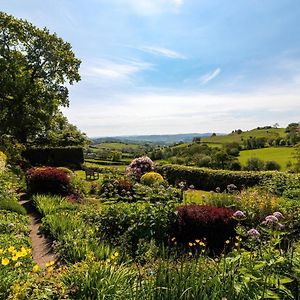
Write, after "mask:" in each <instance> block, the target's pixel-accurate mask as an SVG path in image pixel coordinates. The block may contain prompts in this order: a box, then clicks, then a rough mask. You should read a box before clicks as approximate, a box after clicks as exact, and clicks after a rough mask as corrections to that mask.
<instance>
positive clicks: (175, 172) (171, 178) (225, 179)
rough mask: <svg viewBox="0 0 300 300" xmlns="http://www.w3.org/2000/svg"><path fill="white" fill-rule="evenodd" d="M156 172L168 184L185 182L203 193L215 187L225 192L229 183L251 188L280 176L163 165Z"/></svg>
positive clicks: (239, 187)
mask: <svg viewBox="0 0 300 300" xmlns="http://www.w3.org/2000/svg"><path fill="white" fill-rule="evenodd" d="M157 170H158V172H159V173H160V174H162V175H163V176H164V178H166V179H167V180H168V182H169V183H170V184H177V183H179V182H181V181H185V182H186V183H187V185H188V186H190V185H193V186H194V187H195V188H198V189H201V190H205V191H211V190H215V189H216V188H217V187H220V188H221V190H225V189H226V187H227V186H228V185H229V184H231V183H233V184H235V185H236V186H237V187H238V189H241V188H242V187H243V186H246V187H251V186H254V185H257V184H260V183H261V182H262V180H263V179H267V178H272V177H273V176H275V174H276V176H277V174H280V173H278V172H276V173H272V172H247V171H227V170H226V171H224V170H212V169H204V168H197V167H187V166H180V165H163V166H159V167H157Z"/></svg>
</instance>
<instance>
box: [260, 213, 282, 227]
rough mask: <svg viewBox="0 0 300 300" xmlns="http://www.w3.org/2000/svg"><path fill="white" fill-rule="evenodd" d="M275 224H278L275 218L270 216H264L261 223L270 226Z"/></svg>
mask: <svg viewBox="0 0 300 300" xmlns="http://www.w3.org/2000/svg"><path fill="white" fill-rule="evenodd" d="M277 222H278V219H277V218H276V217H275V216H273V215H270V216H266V218H265V220H264V221H263V222H262V224H264V225H272V224H274V223H277Z"/></svg>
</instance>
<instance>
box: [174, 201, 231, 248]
mask: <svg viewBox="0 0 300 300" xmlns="http://www.w3.org/2000/svg"><path fill="white" fill-rule="evenodd" d="M233 213H234V211H232V210H230V209H227V208H218V207H213V206H208V205H183V206H179V207H178V208H177V221H176V225H175V230H174V236H175V237H176V240H177V241H178V242H179V243H181V244H183V245H187V244H188V243H190V242H194V241H195V240H196V239H199V240H203V239H206V241H207V246H208V247H209V249H210V251H211V252H212V253H219V252H220V251H222V250H223V249H224V245H225V241H226V240H228V239H230V238H231V237H233V236H234V235H235V226H236V221H235V220H234V219H233V218H232V215H233Z"/></svg>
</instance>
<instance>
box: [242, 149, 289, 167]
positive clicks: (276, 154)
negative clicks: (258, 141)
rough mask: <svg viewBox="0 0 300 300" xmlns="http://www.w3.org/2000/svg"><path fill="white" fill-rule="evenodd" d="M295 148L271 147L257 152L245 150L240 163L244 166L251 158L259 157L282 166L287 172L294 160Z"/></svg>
mask: <svg viewBox="0 0 300 300" xmlns="http://www.w3.org/2000/svg"><path fill="white" fill-rule="evenodd" d="M293 151H294V149H293V148H289V147H276V148H275V147H271V148H263V149H255V150H244V151H241V152H240V156H239V161H240V163H241V164H242V165H243V166H244V165H246V162H247V160H248V159H249V158H251V157H258V158H260V159H262V160H264V161H267V160H274V161H276V162H277V163H279V164H280V166H281V170H282V171H284V170H286V164H287V163H288V162H289V161H291V162H294V159H293Z"/></svg>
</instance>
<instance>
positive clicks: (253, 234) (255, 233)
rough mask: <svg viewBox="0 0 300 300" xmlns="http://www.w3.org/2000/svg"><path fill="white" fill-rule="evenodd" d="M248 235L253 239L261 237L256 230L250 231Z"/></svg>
mask: <svg viewBox="0 0 300 300" xmlns="http://www.w3.org/2000/svg"><path fill="white" fill-rule="evenodd" d="M247 233H248V235H249V236H250V237H251V238H254V239H257V238H258V237H259V236H260V233H259V232H258V231H257V230H256V229H254V228H252V229H250V230H249V231H248V232H247Z"/></svg>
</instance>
